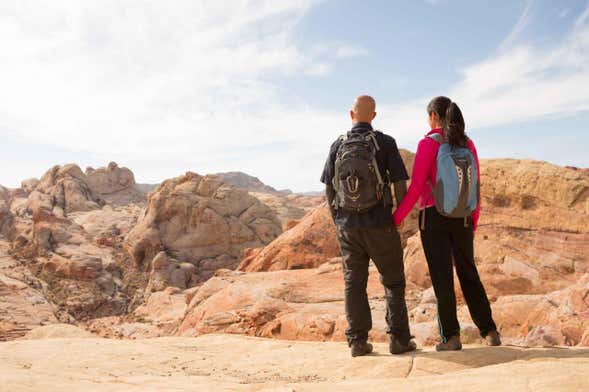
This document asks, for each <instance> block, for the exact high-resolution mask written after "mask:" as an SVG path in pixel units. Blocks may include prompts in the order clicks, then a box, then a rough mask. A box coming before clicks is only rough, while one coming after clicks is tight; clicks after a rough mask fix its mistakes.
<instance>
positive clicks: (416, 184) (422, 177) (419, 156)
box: [393, 138, 438, 225]
mask: <svg viewBox="0 0 589 392" xmlns="http://www.w3.org/2000/svg"><path fill="white" fill-rule="evenodd" d="M437 144H438V142H436V141H435V140H432V139H430V138H425V139H423V140H422V141H420V142H419V145H418V146H417V152H416V153H415V163H414V165H413V173H412V174H411V185H409V190H408V191H407V195H405V198H403V201H402V202H401V204H400V205H399V207H398V208H397V210H396V211H395V213H394V214H393V220H394V222H395V224H396V225H399V224H401V222H402V221H403V219H405V217H406V216H407V215H408V214H409V212H411V209H412V208H413V206H414V205H415V203H416V202H417V199H419V196H420V195H421V194H422V191H423V187H424V186H426V183H427V178H428V175H429V173H430V171H431V167H432V164H433V162H434V161H435V158H436V147H437Z"/></svg>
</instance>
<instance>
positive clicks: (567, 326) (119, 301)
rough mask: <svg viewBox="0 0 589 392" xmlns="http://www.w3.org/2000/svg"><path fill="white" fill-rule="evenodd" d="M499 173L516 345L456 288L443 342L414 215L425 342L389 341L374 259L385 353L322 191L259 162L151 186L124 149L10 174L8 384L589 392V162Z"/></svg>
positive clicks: (493, 246)
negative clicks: (358, 316)
mask: <svg viewBox="0 0 589 392" xmlns="http://www.w3.org/2000/svg"><path fill="white" fill-rule="evenodd" d="M402 154H403V159H404V160H405V163H406V165H407V167H408V168H409V170H411V166H412V164H413V157H414V156H413V154H412V153H410V152H407V151H403V152H402ZM481 177H482V217H481V223H480V227H479V229H478V231H477V234H476V239H475V249H476V252H475V253H476V254H475V257H476V262H477V265H478V269H479V271H480V274H481V277H482V281H483V283H484V285H485V287H486V290H487V293H488V295H489V298H490V301H491V305H492V309H493V316H494V319H495V321H496V323H497V325H498V327H499V330H500V332H501V334H502V339H503V341H504V343H505V345H504V346H503V347H496V348H490V347H486V346H483V345H482V343H483V341H482V340H481V338H480V336H479V334H478V330H477V329H476V327H475V326H474V325H473V323H472V320H471V319H470V315H469V312H468V309H467V307H466V305H465V304H464V300H463V298H462V294H461V292H460V287H459V285H458V284H456V292H457V298H458V316H459V320H460V322H461V327H462V331H461V337H462V340H463V343H465V344H466V346H465V349H464V350H463V351H461V352H453V353H436V352H434V351H433V345H434V344H435V343H436V342H437V341H438V338H439V337H438V328H437V322H436V301H435V296H434V295H433V290H432V288H431V281H430V279H429V273H428V269H427V265H426V263H425V258H424V255H423V251H422V250H421V245H420V239H419V233H418V230H417V221H416V211H414V212H413V213H412V214H411V216H410V218H409V220H408V222H407V224H406V225H405V227H404V228H403V231H402V233H401V234H402V236H403V237H404V238H405V239H406V240H407V245H406V247H405V272H406V277H407V301H408V308H409V311H410V323H411V330H412V334H413V335H415V341H416V342H417V343H418V346H419V350H418V351H417V352H415V353H411V354H405V355H401V356H391V355H390V354H388V350H387V344H386V342H387V339H388V337H387V335H386V333H385V324H384V292H383V288H382V286H381V285H380V282H379V279H378V274H377V271H376V270H375V269H374V268H371V272H370V279H369V282H368V296H369V299H370V303H371V308H372V315H373V329H372V331H371V333H370V340H371V341H372V342H374V343H375V348H376V350H375V353H374V354H373V355H370V356H368V357H363V358H354V359H352V358H351V357H350V354H349V350H348V348H347V345H346V344H345V335H344V331H345V327H346V320H345V315H344V305H343V279H342V270H341V260H340V257H339V248H338V244H337V241H336V237H335V227H334V225H333V221H332V220H331V217H330V215H329V211H328V209H327V206H326V204H325V201H324V198H323V197H322V196H318V195H309V194H296V193H292V192H290V191H288V190H276V189H274V188H272V187H270V186H268V185H266V184H263V183H262V182H261V181H259V180H258V179H257V178H255V177H251V176H249V175H246V174H244V173H219V174H217V175H199V174H197V173H192V172H187V173H185V174H183V175H179V176H178V177H175V178H171V179H168V180H166V181H164V182H162V183H161V184H137V183H136V182H135V178H134V174H133V172H132V171H131V170H130V169H128V168H124V167H119V166H118V165H117V164H116V163H114V162H111V163H110V164H108V165H106V166H105V167H101V168H97V169H94V168H87V169H85V170H84V171H83V170H82V169H81V168H79V167H78V166H77V165H75V164H70V165H63V166H55V167H53V168H50V169H49V170H47V171H46V172H45V174H43V175H42V176H41V177H40V178H39V179H36V178H33V179H26V180H23V181H22V184H21V186H20V187H18V188H12V189H11V188H5V187H1V186H0V363H1V364H2V366H1V367H0V390H7V391H46V390H51V391H60V390H68V391H71V390H88V391H92V390H108V391H117V390H120V391H129V390H141V391H149V390H195V389H196V390H245V391H252V390H275V391H293V390H294V391H307V390H309V391H315V390H317V391H323V390H337V391H346V390H358V389H361V390H375V391H379V390H383V391H384V390H391V389H392V388H396V389H397V390H426V389H427V390H430V389H432V388H435V387H442V388H445V389H446V390H487V389H491V388H492V389H494V390H509V391H513V390H532V391H542V390H571V391H578V390H588V389H589V382H588V381H587V380H588V378H587V377H584V375H585V373H586V371H587V369H589V225H588V224H587V222H589V171H588V170H587V169H582V168H574V167H560V166H556V165H552V164H549V163H546V162H539V161H531V160H513V159H497V160H484V161H482V163H481Z"/></svg>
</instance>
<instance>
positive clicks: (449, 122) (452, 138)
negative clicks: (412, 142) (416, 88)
mask: <svg viewBox="0 0 589 392" xmlns="http://www.w3.org/2000/svg"><path fill="white" fill-rule="evenodd" d="M427 113H428V114H432V113H436V114H437V115H438V117H439V119H440V122H441V123H442V125H443V127H444V134H445V136H446V139H447V140H448V143H450V145H451V146H455V147H457V146H459V147H466V146H467V140H468V137H467V136H466V134H465V133H464V128H465V125H464V117H462V111H460V108H459V107H458V105H456V103H454V102H452V100H451V99H450V98H448V97H443V96H440V97H435V98H434V99H432V100H431V101H430V102H429V104H428V105H427Z"/></svg>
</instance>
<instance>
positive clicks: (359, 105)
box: [350, 95, 376, 123]
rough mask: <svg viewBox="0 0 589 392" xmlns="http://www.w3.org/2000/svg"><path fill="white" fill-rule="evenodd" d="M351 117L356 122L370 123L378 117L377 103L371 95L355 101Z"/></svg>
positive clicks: (361, 96)
mask: <svg viewBox="0 0 589 392" xmlns="http://www.w3.org/2000/svg"><path fill="white" fill-rule="evenodd" d="M350 116H351V117H352V121H354V122H367V123H370V122H372V120H373V119H374V117H375V116H376V102H375V101H374V98H372V97H371V96H370V95H360V96H359V97H357V98H356V99H355V100H354V104H353V105H352V110H350Z"/></svg>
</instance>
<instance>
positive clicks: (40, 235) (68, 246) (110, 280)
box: [10, 165, 147, 322]
mask: <svg viewBox="0 0 589 392" xmlns="http://www.w3.org/2000/svg"><path fill="white" fill-rule="evenodd" d="M27 184H28V185H26V189H21V190H20V191H19V192H15V193H14V195H13V196H14V197H12V200H11V205H10V211H11V213H12V214H13V215H14V219H13V234H12V235H11V238H10V239H11V240H12V243H11V249H12V251H11V253H12V254H13V255H14V256H15V257H18V258H20V259H22V260H25V261H26V262H27V263H28V264H29V265H28V267H29V269H30V270H31V271H32V272H33V273H34V274H35V275H36V276H37V277H39V278H40V279H42V280H43V281H44V282H46V290H45V296H46V298H47V299H48V300H49V301H50V302H51V303H53V304H55V307H56V313H57V314H58V315H59V317H60V318H62V319H63V320H65V321H68V322H70V321H72V320H81V319H87V318H91V317H96V315H102V316H105V315H111V314H123V313H124V312H125V311H126V309H127V306H128V303H129V301H130V299H129V298H128V295H127V293H126V292H125V291H126V290H127V289H129V291H132V290H131V288H132V287H135V286H136V285H134V284H128V282H126V283H125V278H124V270H125V267H124V263H123V262H122V260H124V259H123V257H122V254H123V252H122V250H121V243H122V237H123V236H124V235H125V234H126V233H127V232H128V231H129V229H130V227H129V226H130V225H133V224H134V219H135V218H134V217H133V215H138V214H139V210H137V209H133V208H132V207H121V208H119V210H118V211H116V212H115V211H114V209H113V207H111V206H108V207H105V208H103V206H105V201H104V200H103V199H102V198H101V196H100V195H99V192H97V191H96V190H95V189H94V187H93V186H92V185H91V184H90V183H89V181H88V178H87V176H86V175H85V174H84V173H82V171H81V170H80V168H79V167H78V166H76V165H65V166H62V167H60V166H56V167H54V168H52V169H50V170H49V171H48V172H47V173H46V174H45V175H44V176H43V177H42V178H41V180H40V181H39V182H38V183H37V182H35V181H28V182H27ZM97 226H100V227H99V228H97ZM86 229H88V230H86ZM144 280H145V281H147V279H144ZM138 285H140V284H138Z"/></svg>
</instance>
